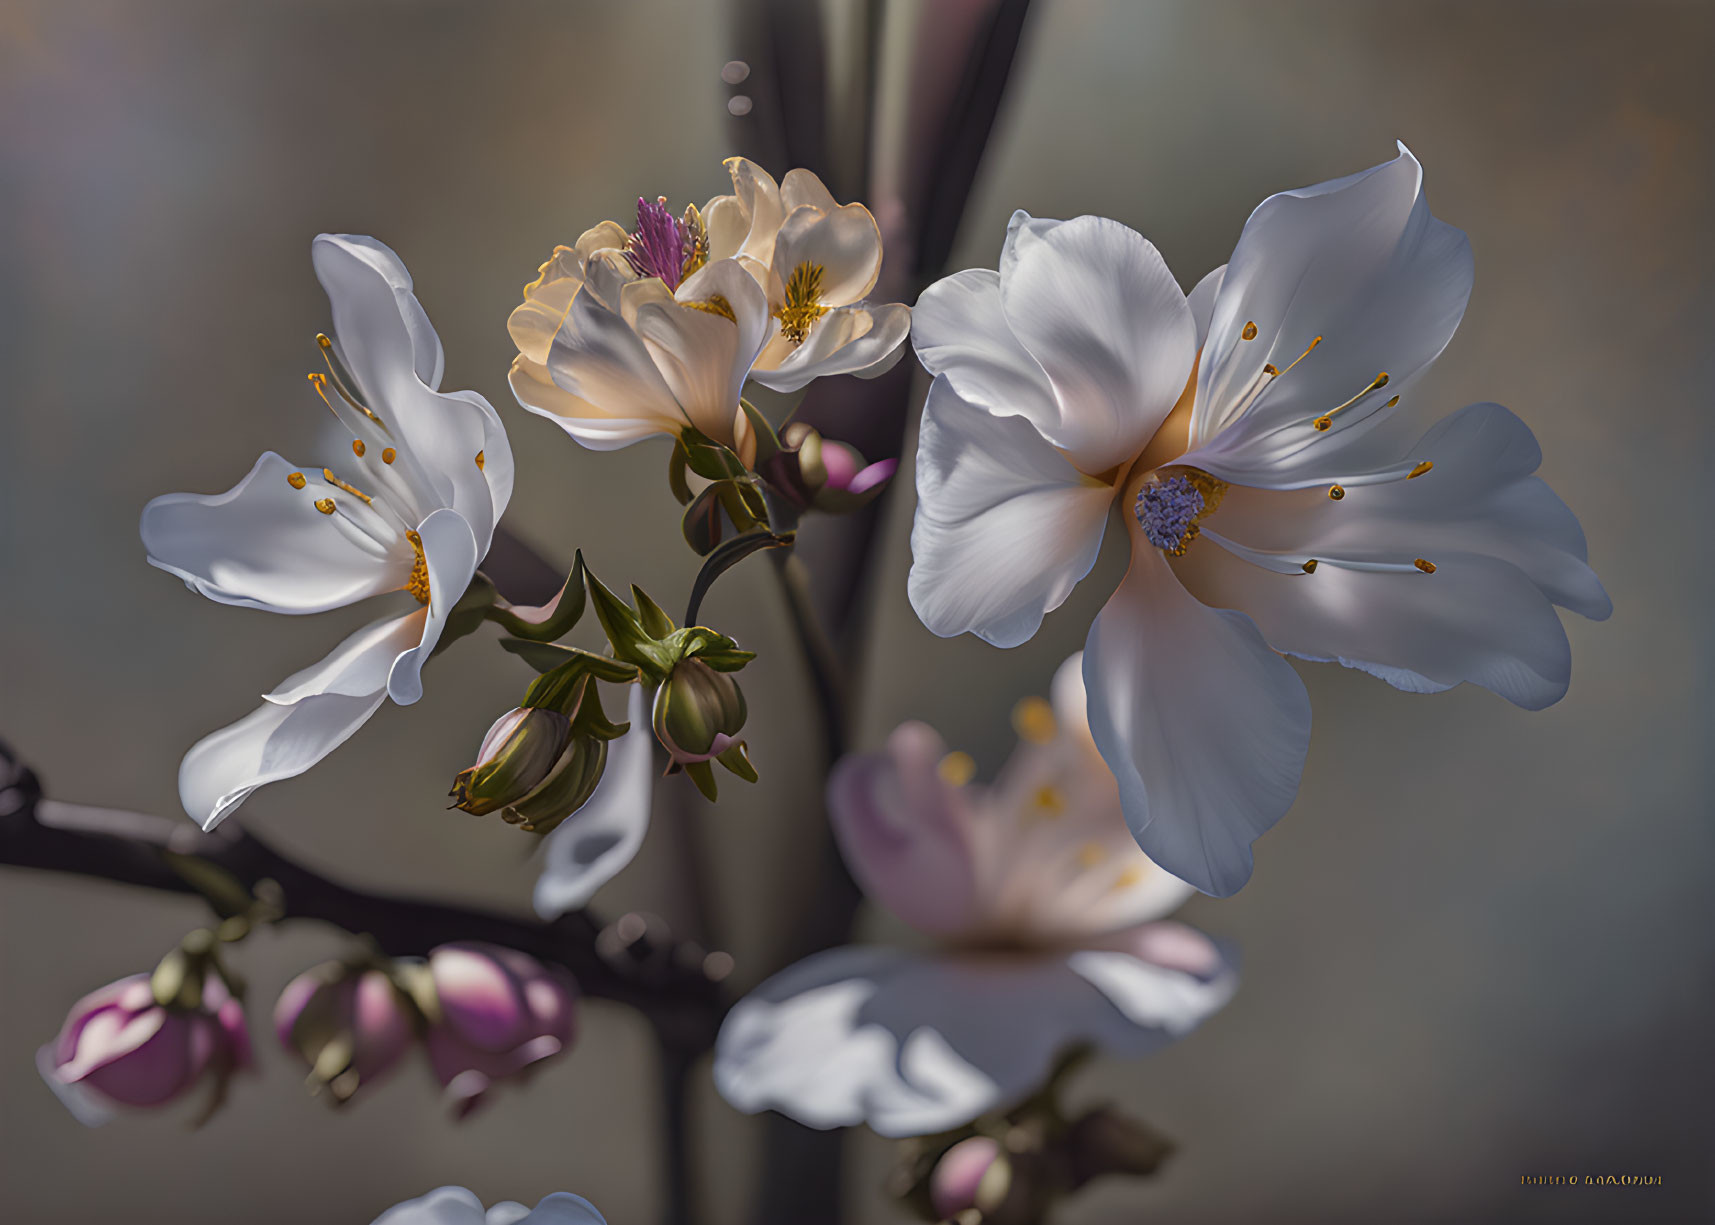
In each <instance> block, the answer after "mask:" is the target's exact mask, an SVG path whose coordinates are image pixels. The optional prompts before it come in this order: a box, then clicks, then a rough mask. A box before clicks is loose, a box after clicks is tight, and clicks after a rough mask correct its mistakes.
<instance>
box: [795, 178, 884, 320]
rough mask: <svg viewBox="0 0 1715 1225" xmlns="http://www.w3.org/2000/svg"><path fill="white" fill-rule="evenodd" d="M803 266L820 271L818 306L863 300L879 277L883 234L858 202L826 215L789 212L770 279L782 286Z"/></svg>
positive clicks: (813, 210) (799, 210) (808, 210)
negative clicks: (774, 278) (776, 280)
mask: <svg viewBox="0 0 1715 1225" xmlns="http://www.w3.org/2000/svg"><path fill="white" fill-rule="evenodd" d="M786 177H787V178H788V179H790V178H791V177H792V176H791V175H787V176H786ZM804 264H808V265H810V266H811V267H813V268H820V269H821V270H822V281H821V289H820V293H819V295H818V298H817V300H818V301H820V302H821V303H822V305H824V306H849V305H851V304H852V303H853V302H859V301H862V300H863V298H864V296H865V295H866V294H868V293H869V291H870V290H872V289H874V288H875V280H876V277H878V276H880V275H881V230H880V229H879V228H878V227H877V226H876V224H875V218H874V217H872V216H870V212H869V210H868V209H867V208H865V207H864V206H863V205H861V204H847V205H845V206H844V207H840V208H834V209H832V210H830V211H828V212H823V211H822V210H821V209H819V208H815V207H812V206H808V205H806V206H802V207H799V208H796V209H794V210H792V211H791V212H789V213H788V214H787V215H786V221H785V224H783V225H782V226H781V227H780V237H779V238H778V239H776V240H775V243H774V265H773V267H774V275H775V276H776V277H778V278H779V280H780V283H781V284H782V285H784V284H785V283H786V281H787V280H788V279H789V278H790V277H791V276H792V273H793V271H794V270H795V269H797V268H798V267H800V266H802V265H804Z"/></svg>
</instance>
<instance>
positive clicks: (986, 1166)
mask: <svg viewBox="0 0 1715 1225" xmlns="http://www.w3.org/2000/svg"><path fill="white" fill-rule="evenodd" d="M1011 1186H1012V1163H1011V1161H1009V1160H1008V1158H1007V1155H1006V1153H1005V1152H1003V1151H1002V1149H1001V1147H1000V1145H999V1144H998V1143H996V1142H995V1141H994V1140H992V1139H990V1138H989V1137H988V1136H971V1137H969V1138H967V1139H964V1140H960V1141H959V1142H958V1143H957V1144H955V1145H953V1147H952V1148H950V1149H948V1150H947V1151H946V1152H945V1153H943V1154H941V1159H940V1160H939V1161H937V1162H936V1163H935V1170H934V1172H933V1173H932V1174H930V1175H929V1202H930V1204H931V1205H933V1207H934V1209H935V1212H936V1213H937V1214H938V1215H939V1216H940V1217H941V1218H942V1219H943V1220H946V1219H948V1218H951V1217H956V1216H958V1215H959V1214H960V1213H962V1212H967V1211H970V1210H972V1209H975V1210H976V1211H977V1212H978V1213H982V1214H985V1215H986V1214H988V1213H990V1212H993V1211H994V1210H995V1209H996V1208H998V1207H1000V1205H1001V1203H1002V1202H1003V1201H1005V1199H1006V1196H1007V1192H1008V1191H1009V1190H1010V1189H1011Z"/></svg>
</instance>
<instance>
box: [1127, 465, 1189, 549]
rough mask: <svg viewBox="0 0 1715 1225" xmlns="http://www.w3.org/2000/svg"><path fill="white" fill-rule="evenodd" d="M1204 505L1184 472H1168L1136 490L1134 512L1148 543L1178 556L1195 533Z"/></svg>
mask: <svg viewBox="0 0 1715 1225" xmlns="http://www.w3.org/2000/svg"><path fill="white" fill-rule="evenodd" d="M1205 505H1206V503H1205V501H1204V498H1203V494H1202V492H1201V491H1199V490H1198V488H1197V487H1196V486H1195V485H1193V484H1192V483H1191V482H1190V481H1189V480H1187V479H1186V478H1185V477H1184V476H1171V477H1168V478H1167V479H1166V480H1165V481H1154V482H1151V483H1150V484H1148V485H1145V486H1144V487H1143V488H1142V489H1141V490H1139V491H1138V495H1137V506H1136V507H1135V508H1134V512H1135V513H1136V515H1137V521H1138V522H1139V523H1140V524H1142V525H1143V534H1144V535H1145V536H1146V537H1148V538H1149V543H1150V544H1152V545H1154V546H1155V547H1156V548H1158V549H1162V550H1164V551H1166V552H1168V553H1171V554H1173V555H1174V556H1178V555H1179V554H1181V553H1183V552H1184V551H1185V546H1186V545H1188V544H1189V543H1190V542H1191V538H1192V537H1193V536H1195V535H1196V534H1197V516H1198V515H1200V514H1202V513H1203V508H1204V506H1205Z"/></svg>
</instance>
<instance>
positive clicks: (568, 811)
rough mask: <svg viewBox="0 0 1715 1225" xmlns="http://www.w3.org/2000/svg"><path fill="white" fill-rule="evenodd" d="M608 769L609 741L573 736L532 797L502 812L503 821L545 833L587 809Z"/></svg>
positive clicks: (592, 737)
mask: <svg viewBox="0 0 1715 1225" xmlns="http://www.w3.org/2000/svg"><path fill="white" fill-rule="evenodd" d="M606 769H607V741H606V740H602V739H600V738H599V737H596V736H584V735H574V736H573V737H572V738H571V739H570V740H568V741H567V742H566V747H565V748H564V749H562V750H560V756H559V757H558V758H557V759H556V760H555V762H554V768H553V769H552V770H550V771H548V777H547V778H545V779H543V780H542V782H541V784H540V785H539V786H538V787H537V788H536V789H535V790H534V791H532V792H530V794H529V795H527V796H525V797H524V798H523V799H521V800H519V801H518V802H517V803H516V804H511V805H509V806H507V807H506V808H505V809H504V810H502V812H501V814H500V816H501V819H502V820H505V821H507V822H510V823H511V824H513V825H516V826H519V827H520V828H521V829H523V830H525V831H526V832H528V833H532V834H545V833H547V832H548V831H550V830H552V829H553V828H554V827H555V826H556V825H558V824H559V823H560V822H561V821H564V820H565V819H566V818H567V817H569V816H571V815H572V814H573V813H574V812H576V811H577V810H578V809H580V808H582V807H583V806H584V803H585V802H586V801H587V800H588V799H589V798H590V796H591V795H592V794H593V793H594V791H595V789H596V784H597V783H599V782H601V776H602V772H603V771H604V770H606Z"/></svg>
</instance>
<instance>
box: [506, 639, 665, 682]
mask: <svg viewBox="0 0 1715 1225" xmlns="http://www.w3.org/2000/svg"><path fill="white" fill-rule="evenodd" d="M500 648H501V650H503V651H510V652H511V653H512V654H514V655H516V656H518V658H520V659H522V660H523V661H524V662H525V663H527V664H529V665H530V666H531V667H532V668H534V669H536V671H538V672H552V671H553V670H554V669H555V668H558V667H560V666H562V665H564V664H568V663H570V662H571V661H572V660H574V659H581V660H583V661H584V667H585V668H587V669H588V670H589V674H590V675H591V676H593V677H595V678H596V679H597V680H598V681H607V682H608V683H609V684H613V685H623V684H626V683H627V682H630V681H634V680H636V679H637V665H636V664H628V663H626V662H624V661H623V660H619V659H610V658H609V657H608V656H606V655H597V654H596V653H595V652H594V651H586V650H584V649H583V648H582V647H569V646H564V645H562V644H560V643H557V642H530V641H528V640H526V639H523V638H502V639H501V640H500Z"/></svg>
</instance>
